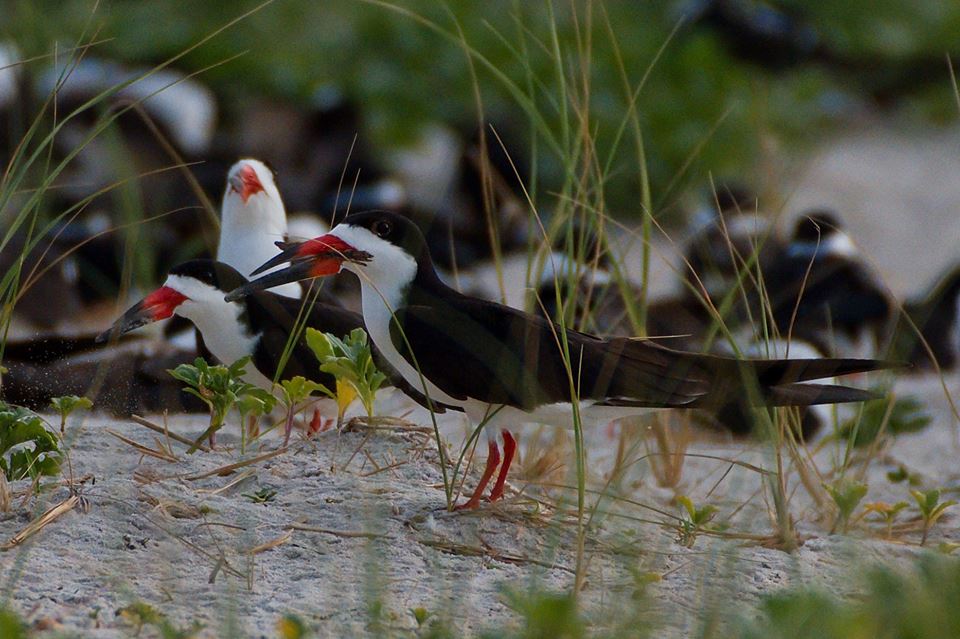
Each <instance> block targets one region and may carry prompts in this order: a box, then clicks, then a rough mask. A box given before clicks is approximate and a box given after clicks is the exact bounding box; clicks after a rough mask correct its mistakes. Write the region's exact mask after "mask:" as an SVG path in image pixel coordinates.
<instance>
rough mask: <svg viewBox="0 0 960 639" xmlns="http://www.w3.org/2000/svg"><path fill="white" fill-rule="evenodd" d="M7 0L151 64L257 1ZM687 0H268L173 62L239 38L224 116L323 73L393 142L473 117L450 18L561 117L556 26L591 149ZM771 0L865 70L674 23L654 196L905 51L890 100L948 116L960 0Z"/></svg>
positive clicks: (227, 53)
mask: <svg viewBox="0 0 960 639" xmlns="http://www.w3.org/2000/svg"><path fill="white" fill-rule="evenodd" d="M8 2H9V5H10V6H9V7H8V8H7V11H6V13H7V14H8V15H7V16H6V18H7V19H5V20H4V21H3V24H2V26H0V33H2V35H3V37H5V38H13V39H14V40H15V41H16V42H18V43H19V44H20V45H21V48H22V49H23V52H24V54H25V55H27V56H32V55H41V54H44V53H49V52H50V51H51V50H52V47H53V44H54V43H55V42H56V43H58V44H59V45H60V46H61V47H65V46H70V45H71V44H73V42H74V39H75V38H77V36H78V34H79V33H80V32H81V30H82V29H83V28H84V26H85V25H87V24H88V23H89V24H90V25H92V26H93V27H94V31H96V33H97V37H98V38H109V41H107V42H104V43H103V44H101V45H98V46H97V52H98V53H101V54H104V55H110V56H115V57H118V58H120V59H122V60H127V61H130V62H137V63H141V64H146V65H151V64H156V63H158V62H160V61H162V60H164V59H166V58H168V57H170V56H173V55H175V54H177V53H179V52H181V51H182V50H184V49H185V48H186V47H188V46H189V45H191V44H193V43H195V42H196V41H198V40H199V39H200V38H202V37H203V36H205V35H207V34H209V33H210V32H212V31H214V30H215V29H216V28H217V27H219V26H221V25H223V24H225V23H226V22H228V21H229V20H231V19H232V18H235V17H237V16H239V15H241V14H242V13H243V12H245V11H249V10H251V9H253V8H255V7H256V6H257V5H258V3H257V2H255V1H250V0H241V1H239V2H234V3H230V4H228V5H224V4H223V3H213V2H208V3H202V2H192V1H190V0H128V1H125V2H118V1H111V0H106V1H104V2H101V3H100V6H99V7H98V9H97V11H96V13H95V14H93V15H92V16H91V10H92V7H93V6H94V4H95V3H94V2H93V1H92V0H8ZM689 6H690V3H689V2H683V1H680V0H675V1H666V0H652V1H646V2H635V1H632V0H613V1H608V2H595V3H577V2H574V3H566V2H555V3H553V5H551V4H550V3H548V2H545V1H543V2H539V1H534V2H523V1H521V0H502V1H500V2H497V3H482V2H437V1H436V0H386V1H385V2H375V1H364V0H329V1H325V2H312V1H310V0H277V1H276V2H273V3H272V4H269V5H268V6H266V7H264V8H263V9H262V10H260V11H258V12H256V13H255V14H253V15H251V16H250V17H249V18H247V19H245V20H243V21H242V22H240V23H239V24H237V25H236V26H234V27H233V28H231V29H229V30H228V31H226V32H224V33H223V34H221V35H219V36H218V37H216V38H215V39H213V40H212V41H210V42H209V43H207V44H205V45H204V46H202V47H200V48H199V49H197V50H195V51H193V52H191V53H190V54H189V55H187V56H186V57H185V58H184V59H183V60H182V62H180V63H178V66H179V67H180V68H183V69H184V70H188V71H192V70H199V69H203V68H205V67H207V66H209V65H211V64H215V63H217V62H219V61H221V60H224V59H227V58H229V57H231V56H234V55H236V54H237V53H241V52H244V53H243V55H242V56H241V57H239V58H237V59H235V60H232V61H230V62H229V63H227V64H224V65H222V66H218V67H216V68H213V69H210V70H208V71H206V72H204V74H203V76H202V77H203V78H204V79H205V80H206V81H207V82H209V83H210V84H211V85H212V86H213V87H215V88H216V90H217V91H218V93H219V94H220V95H221V96H224V97H226V98H227V102H226V103H225V104H223V105H222V106H223V107H224V108H225V117H226V118H227V119H228V121H229V118H231V117H233V116H234V115H235V114H236V109H235V108H233V109H231V105H233V106H234V107H235V106H236V105H239V104H242V103H243V102H244V101H245V100H249V99H250V98H251V96H253V95H257V94H264V95H273V96H282V97H285V98H291V99H295V100H303V101H305V100H307V99H309V97H310V96H311V95H314V93H315V92H316V91H317V90H318V89H320V88H323V87H335V88H336V89H337V90H338V91H341V92H343V93H344V94H345V95H347V96H349V97H350V98H353V99H355V100H356V101H357V102H358V103H359V104H361V105H362V108H363V114H364V117H365V125H366V127H367V131H365V132H364V133H365V134H366V135H368V136H369V137H370V139H371V141H372V142H373V143H374V144H375V145H396V144H400V143H403V142H405V141H409V140H410V139H412V136H413V135H414V134H415V132H416V131H417V130H418V129H419V128H420V127H421V126H422V125H423V124H425V123H427V122H430V121H434V120H442V121H444V122H448V123H452V124H455V125H458V126H460V127H462V128H465V129H466V128H468V127H471V126H472V125H473V123H475V122H476V121H477V112H476V104H475V96H474V79H473V77H472V73H471V70H470V65H469V64H468V60H467V55H466V54H465V47H463V46H462V45H461V44H460V43H458V42H457V41H456V38H457V37H458V36H457V35H456V34H457V33H458V32H459V31H461V30H462V33H463V37H464V38H465V40H466V42H467V43H468V44H469V46H470V47H472V48H473V49H474V50H475V51H477V52H479V53H480V54H481V55H482V56H483V57H484V58H485V59H486V60H489V62H490V64H491V65H492V66H493V67H495V68H496V69H498V70H499V71H500V72H502V73H503V75H504V76H506V77H507V78H510V79H511V80H512V81H513V82H515V83H517V84H518V85H520V86H521V87H523V88H524V89H525V90H526V89H527V88H528V87H533V88H532V92H533V93H535V94H536V98H535V100H536V104H537V105H538V108H539V109H540V110H541V112H542V113H543V114H544V116H545V118H546V119H547V121H550V122H555V121H556V120H557V118H558V113H559V111H560V109H559V107H558V106H557V100H558V98H559V93H560V89H559V83H558V80H557V73H556V66H555V61H554V60H553V59H552V56H553V50H554V49H553V47H552V45H551V37H552V33H551V31H552V28H553V25H555V26H556V34H557V40H558V42H559V45H560V47H559V50H560V51H561V52H562V55H563V57H564V60H563V68H564V69H565V71H566V74H565V75H566V77H567V79H568V81H571V80H574V79H575V78H578V77H579V74H580V72H579V69H580V67H581V65H582V64H584V61H585V60H586V59H587V56H586V55H584V54H583V53H581V52H582V51H584V50H585V48H586V45H585V44H584V43H585V42H586V41H587V40H588V38H587V37H586V34H587V33H589V34H590V38H589V41H590V42H591V44H592V46H591V49H592V51H591V53H590V55H589V59H590V75H591V82H590V90H589V93H590V96H591V98H590V107H591V108H590V117H591V118H592V119H593V120H594V121H595V123H596V131H597V144H598V147H599V148H600V149H601V150H608V149H609V148H610V147H611V146H612V145H613V138H614V136H615V134H616V131H617V129H618V128H619V127H620V125H621V123H622V122H623V119H624V116H625V113H626V111H627V108H628V104H629V98H628V91H627V90H626V89H625V87H624V84H623V79H622V78H621V70H620V67H619V65H618V64H617V62H616V60H617V56H618V50H619V55H620V56H622V59H623V63H624V64H623V66H624V68H625V70H626V73H627V75H628V78H629V82H630V83H631V84H632V85H633V87H636V86H637V84H638V83H639V81H640V79H641V78H642V77H643V76H644V73H645V72H646V71H647V70H648V68H649V66H650V64H651V62H652V61H653V60H654V58H655V57H656V55H657V51H658V50H659V49H660V48H661V47H662V46H663V45H664V44H665V43H667V41H668V40H670V33H671V32H672V30H673V28H674V27H675V26H676V25H677V24H678V22H679V21H680V17H681V15H683V12H684V7H689ZM775 6H777V7H780V8H783V9H785V10H787V11H790V12H794V13H796V14H798V15H800V16H802V17H803V19H804V20H806V21H807V22H808V23H809V24H810V25H811V26H812V27H813V28H814V29H816V30H817V32H818V33H819V35H820V38H821V40H822V41H823V42H825V43H827V44H828V45H829V46H830V47H831V48H832V49H833V50H835V51H837V52H839V53H840V54H841V55H843V56H844V57H845V58H851V59H857V60H870V61H875V62H876V63H877V64H876V67H875V69H874V71H873V72H872V73H870V72H856V73H850V72H848V73H846V74H844V73H843V72H838V71H837V70H835V69H834V70H827V69H825V68H823V67H822V66H818V65H801V66H799V67H795V68H790V69H780V70H776V71H770V70H765V69H762V68H760V67H759V66H756V65H754V64H751V63H748V62H743V61H741V60H737V59H736V58H734V57H733V56H732V55H731V53H730V52H729V50H728V48H727V47H725V46H724V44H723V42H722V39H721V37H720V36H718V34H717V33H716V31H714V30H711V29H710V28H707V27H705V26H702V25H698V26H695V27H694V26H691V25H686V26H683V27H681V28H680V29H679V30H678V31H677V33H676V35H675V36H674V37H673V39H672V40H670V41H669V44H668V46H667V48H666V50H665V52H664V54H663V56H662V57H661V58H660V60H659V62H658V63H657V64H656V66H655V68H654V69H653V71H652V73H651V74H650V77H649V80H648V82H647V84H646V85H645V87H644V90H643V92H642V93H641V94H640V97H639V101H638V105H639V109H638V110H639V116H640V123H641V126H642V127H643V132H644V136H645V138H644V144H645V148H646V155H647V162H648V168H649V171H650V176H651V180H652V183H653V185H654V193H655V197H654V201H655V202H656V201H657V200H658V199H660V200H661V201H664V199H665V198H670V197H672V195H673V194H672V193H662V189H663V188H664V187H665V185H667V184H670V182H671V180H672V179H673V177H674V176H675V175H676V174H677V173H678V171H679V170H680V167H682V166H683V165H684V163H685V162H686V160H687V158H688V157H689V156H690V155H691V154H694V153H695V150H696V149H697V146H698V145H700V144H702V143H704V142H706V144H705V146H704V148H703V149H702V151H701V152H700V153H699V155H698V158H697V160H696V161H695V162H694V163H693V165H692V167H691V170H690V171H689V172H688V173H687V176H686V178H685V180H683V181H681V182H680V183H678V184H677V185H676V186H680V187H682V186H684V185H685V184H689V183H691V182H692V183H693V184H695V185H697V186H701V187H702V186H703V185H704V184H705V183H706V182H705V180H706V176H707V174H708V172H710V173H712V174H714V175H719V176H724V175H730V174H734V175H737V174H744V173H746V174H747V175H748V176H749V171H751V170H752V169H756V168H757V165H758V163H759V161H760V158H762V154H763V152H764V151H767V150H770V149H778V148H780V145H782V144H790V145H797V144H802V143H805V142H806V143H809V142H811V141H813V140H814V139H816V138H817V136H816V135H812V134H811V132H813V131H818V130H821V131H822V130H825V131H829V130H830V127H835V126H838V125H842V124H844V123H849V122H850V121H856V120H858V119H860V118H861V117H862V113H863V112H862V110H861V107H862V106H864V100H865V98H864V96H865V94H866V93H868V92H869V91H870V90H871V89H872V88H875V87H871V86H870V85H871V83H875V82H882V81H884V79H885V78H889V77H890V76H891V73H892V72H891V69H893V70H894V71H895V70H896V69H897V68H899V67H898V65H906V64H907V63H908V62H909V61H914V62H915V61H916V60H928V61H929V62H928V63H925V65H926V66H925V67H924V68H925V69H927V70H928V72H929V73H930V74H931V75H932V77H933V81H932V82H930V83H929V84H922V85H920V86H918V87H914V89H913V90H911V91H910V92H909V93H908V94H907V97H906V99H899V100H897V101H896V102H895V104H896V106H897V109H898V110H899V112H900V113H902V114H904V115H905V116H906V117H908V118H918V117H919V118H924V119H925V120H929V119H931V118H932V119H933V120H934V121H943V120H945V119H947V118H952V117H954V116H955V115H956V110H955V109H956V107H955V104H954V100H953V94H952V91H951V84H950V78H949V73H948V70H947V65H946V62H945V61H944V54H945V53H946V52H948V51H951V50H953V51H956V46H957V45H956V37H955V34H956V33H958V32H960V3H958V2H956V1H955V0H925V2H922V3H914V2H910V1H909V0H845V1H843V2H836V1H835V2H821V3H812V2H807V1H805V0H779V1H778V2H777V3H775ZM588 7H591V8H592V9H590V10H588ZM412 16H422V18H423V19H422V20H420V19H418V18H414V17H412ZM607 18H609V20H608V19H607ZM608 24H609V25H611V26H610V28H609V29H608ZM428 25H432V26H428ZM438 31H444V32H447V33H448V34H452V38H451V37H447V36H444V35H441V34H440V33H438ZM614 42H615V46H614V44H613V43H614ZM474 66H475V69H476V72H477V75H478V83H479V86H480V88H481V94H482V96H483V101H484V109H485V113H486V115H487V117H488V119H490V120H492V121H493V122H499V123H501V126H504V125H503V124H502V123H504V122H505V123H506V125H505V129H506V130H505V133H506V134H507V135H509V136H511V138H513V139H514V141H515V146H518V147H519V148H520V149H528V148H530V144H531V139H530V137H529V133H528V132H529V129H530V127H529V126H528V122H527V120H526V116H525V115H524V114H523V113H522V111H521V110H520V109H519V108H518V107H517V105H516V102H515V100H514V99H513V98H512V97H511V96H510V93H509V91H508V90H507V89H506V87H505V86H504V84H503V83H502V82H501V81H500V80H498V79H497V78H496V77H495V74H494V73H492V72H490V71H489V70H488V69H486V68H484V66H483V65H482V64H480V63H477V62H476V60H475V65H474ZM901 70H902V69H901ZM908 75H916V74H915V73H910V74H908ZM538 83H542V84H539V86H538ZM901 97H902V96H901ZM718 123H719V126H718ZM714 129H716V131H715V133H713V134H711V131H713V130H714ZM517 138H519V140H518V139H517ZM632 147H633V144H632V143H631V144H626V143H624V144H621V145H620V146H619V148H618V149H617V156H616V161H615V162H614V163H613V164H612V173H613V174H614V175H615V176H620V177H621V178H622V179H619V180H615V181H613V183H612V184H611V185H610V189H611V193H610V194H611V195H612V196H613V202H614V203H615V204H616V205H617V208H618V210H619V212H620V213H621V214H627V215H636V214H637V213H638V211H637V208H638V207H637V205H636V202H637V201H638V200H637V195H638V193H639V184H637V178H636V173H637V172H636V169H635V168H634V167H635V166H636V155H635V152H634V149H633V148H632ZM548 155H549V154H544V153H542V152H541V154H540V155H539V157H538V162H537V164H538V170H539V171H540V172H541V173H542V174H543V177H544V178H546V180H547V181H546V183H547V184H550V183H551V178H557V173H558V172H559V168H558V167H557V164H558V162H559V161H558V159H557V158H550V157H545V156H548Z"/></svg>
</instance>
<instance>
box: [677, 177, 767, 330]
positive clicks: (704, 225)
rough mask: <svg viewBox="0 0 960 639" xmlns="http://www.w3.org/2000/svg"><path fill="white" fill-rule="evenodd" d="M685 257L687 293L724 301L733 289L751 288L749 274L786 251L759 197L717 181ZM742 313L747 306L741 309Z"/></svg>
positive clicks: (765, 267)
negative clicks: (761, 212) (717, 183)
mask: <svg viewBox="0 0 960 639" xmlns="http://www.w3.org/2000/svg"><path fill="white" fill-rule="evenodd" d="M691 226H692V232H691V237H690V239H689V240H688V242H687V246H686V249H685V255H684V261H685V264H686V269H685V271H684V273H685V275H684V277H685V282H681V283H682V284H684V293H685V294H686V295H688V296H690V297H691V298H696V295H695V293H694V291H697V292H699V291H701V290H705V291H706V293H707V294H708V295H709V296H710V297H711V298H712V299H713V300H715V301H716V302H717V303H719V302H720V301H721V300H722V299H723V298H724V297H725V296H726V295H727V294H728V293H729V292H730V290H731V289H732V288H734V287H737V286H738V285H743V286H744V287H745V288H746V289H747V290H749V289H750V288H752V286H750V285H751V283H752V282H753V278H752V277H751V276H750V275H748V273H750V274H752V273H756V272H757V270H758V266H759V269H760V270H766V269H767V268H768V266H769V264H770V263H771V262H772V260H773V259H774V258H775V256H777V255H778V254H779V253H780V252H781V251H782V249H783V244H782V242H781V240H780V238H779V237H778V236H777V234H776V233H775V232H774V228H773V225H772V224H771V223H770V221H769V220H768V219H767V218H765V217H763V216H761V215H760V213H759V211H758V198H757V195H756V194H755V193H754V192H753V191H752V190H750V189H749V188H747V187H745V186H742V185H740V184H736V183H733V182H730V183H725V184H721V185H718V186H717V188H716V191H715V193H714V192H711V194H710V204H709V205H708V206H707V207H705V208H703V209H702V210H701V211H700V212H698V213H697V215H696V216H695V218H694V220H693V222H692V224H691ZM736 310H737V312H738V313H742V312H743V309H736Z"/></svg>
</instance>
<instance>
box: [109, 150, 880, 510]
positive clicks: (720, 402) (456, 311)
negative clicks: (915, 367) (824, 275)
mask: <svg viewBox="0 0 960 639" xmlns="http://www.w3.org/2000/svg"><path fill="white" fill-rule="evenodd" d="M222 215H223V220H222V223H221V235H220V241H219V247H218V252H217V256H216V258H217V259H216V260H213V259H195V260H190V261H188V262H185V263H182V264H180V265H178V266H176V267H174V268H173V269H171V271H170V273H169V274H168V275H167V277H166V279H165V281H164V283H163V285H162V286H161V287H159V288H158V289H157V290H155V291H153V292H152V293H150V294H149V295H147V296H146V297H145V298H144V299H143V300H142V301H140V302H138V303H137V304H135V305H133V306H132V307H131V308H130V309H129V310H128V311H127V312H126V313H124V314H123V315H122V316H121V317H120V318H119V319H118V320H117V321H116V322H115V323H114V325H113V326H112V327H111V328H110V329H109V330H108V331H106V332H104V333H103V334H102V335H101V336H100V338H99V340H100V341H109V340H112V339H117V338H119V337H120V336H121V335H123V334H124V333H126V332H128V331H131V330H133V329H136V328H139V327H141V326H143V325H144V324H147V323H152V322H156V321H159V320H164V319H168V318H170V317H172V316H174V315H178V316H181V317H183V318H186V319H187V320H189V321H190V322H192V323H193V325H194V326H195V327H196V328H197V329H198V331H199V333H200V336H201V338H202V343H203V345H204V347H205V348H207V349H209V351H210V353H211V354H212V355H213V356H214V357H215V358H216V359H218V360H220V361H222V362H232V361H235V360H236V359H238V358H240V357H244V356H250V357H251V358H252V369H251V370H250V372H249V373H248V381H249V382H251V383H254V384H257V385H260V386H262V387H264V388H271V387H272V386H273V384H274V382H275V380H277V379H286V378H288V377H292V376H294V375H303V376H305V377H308V378H317V377H318V375H319V374H318V372H317V363H316V361H315V359H314V358H313V355H312V354H311V353H310V351H309V349H308V348H307V347H306V344H305V343H304V337H303V335H302V333H299V334H298V333H296V332H295V330H294V326H295V324H296V320H297V318H298V316H301V305H302V304H305V305H306V308H305V312H303V314H302V316H303V317H304V318H305V324H306V326H310V327H313V328H316V329H318V330H321V331H326V332H333V333H338V334H344V333H346V332H348V331H349V330H351V329H353V328H356V327H363V328H364V329H365V330H366V331H367V332H368V334H369V336H370V340H371V343H372V345H373V349H374V354H375V360H376V362H377V363H378V365H379V366H380V367H381V368H382V370H383V371H384V372H385V374H386V375H387V378H388V381H389V383H390V384H392V385H394V386H396V387H397V388H398V389H400V390H401V391H403V392H404V393H406V394H407V395H409V396H410V397H411V398H412V399H413V400H414V401H416V402H418V403H420V404H421V405H423V406H425V407H427V408H429V409H431V410H434V411H436V412H447V411H457V412H462V413H464V414H465V415H466V416H467V418H468V419H469V421H470V422H471V423H472V424H474V425H479V424H483V425H484V427H485V428H484V432H485V433H486V434H487V444H488V455H487V462H486V468H485V470H484V473H483V476H482V478H481V481H480V482H479V483H478V485H477V487H476V489H475V490H474V492H473V494H472V495H471V496H470V498H469V499H468V500H467V501H466V503H465V504H463V506H464V507H468V508H473V507H476V506H478V505H479V503H480V501H481V499H482V497H483V494H484V492H485V490H486V487H487V485H488V484H489V482H490V481H493V482H494V483H493V487H492V489H491V490H490V493H489V495H488V499H490V500H496V499H498V498H500V497H501V496H502V495H503V491H504V486H505V481H506V478H507V474H508V471H509V468H510V464H511V461H512V460H513V458H514V455H515V450H516V440H515V438H514V436H513V435H512V434H511V433H510V428H512V427H516V426H518V425H520V424H522V423H528V422H537V423H547V424H555V425H559V426H570V425H571V424H572V423H573V420H575V419H576V420H581V421H582V423H583V424H585V425H590V424H598V423H606V422H609V421H611V420H614V419H618V418H622V417H626V416H629V415H634V414H637V413H642V412H646V411H648V410H649V409H652V408H688V409H689V408H695V409H700V410H703V411H707V412H710V413H713V414H717V415H726V416H728V419H729V416H730V415H739V416H741V417H742V418H743V419H749V417H748V415H749V412H750V411H751V410H752V409H753V408H756V407H764V406H767V407H769V406H800V407H806V406H812V405H820V404H832V403H842V402H858V401H864V400H867V399H870V398H872V397H874V395H873V394H872V393H870V392H868V391H864V390H860V389H856V388H849V387H845V386H839V385H834V384H830V383H816V382H817V380H824V379H827V378H832V377H835V376H840V375H847V374H852V373H863V372H867V371H873V370H879V369H883V368H890V367H892V366H894V365H893V364H891V363H889V362H885V361H882V360H877V359H857V358H825V357H815V358H797V359H752V360H751V359H737V358H732V357H725V356H722V355H716V354H704V353H697V352H691V351H682V350H676V349H673V348H669V347H667V346H664V345H662V344H660V343H659V342H658V341H657V340H650V339H638V338H631V337H607V338H601V337H596V336H594V335H591V334H587V333H583V332H579V331H575V330H573V329H570V328H565V327H563V326H562V325H561V324H558V323H555V322H553V321H551V320H550V319H548V318H546V317H543V316H542V315H540V314H535V313H527V312H524V311H522V310H518V309H515V308H511V307H508V306H505V305H503V304H499V303H497V302H493V301H490V300H486V299H482V298H479V297H475V296H470V295H466V294H463V293H460V292H459V291H457V290H456V289H455V288H453V287H451V286H450V285H448V284H447V283H445V282H444V278H443V277H442V276H441V275H440V274H439V273H438V270H437V268H436V266H435V265H434V262H433V259H432V256H431V252H432V251H431V246H430V244H429V242H428V240H427V238H426V237H425V235H424V234H423V232H422V231H421V230H420V228H419V227H418V226H417V225H416V224H415V223H414V222H413V221H412V220H410V219H409V218H408V217H406V216H403V215H401V214H399V213H396V212H390V211H368V212H360V213H352V214H349V215H347V216H346V217H344V218H343V220H342V221H341V222H339V223H338V224H336V225H335V226H334V227H333V228H332V229H331V230H329V231H325V232H322V233H317V235H316V236H315V237H313V238H310V239H305V240H303V241H295V242H293V241H288V240H286V239H285V238H286V229H285V228H284V227H285V226H286V216H285V211H284V207H283V203H282V199H281V197H280V195H279V191H278V189H277V187H276V182H275V179H274V175H273V173H272V171H271V170H270V169H269V168H268V167H267V166H266V165H265V164H263V163H262V162H259V161H257V160H252V159H247V160H242V161H240V162H238V163H237V164H236V165H235V166H234V167H232V168H231V170H230V172H229V175H228V178H227V188H226V193H225V195H224V200H223V207H222ZM278 238H283V239H278ZM788 253H789V251H788ZM341 269H344V270H347V271H350V272H352V273H354V274H355V275H356V276H357V277H358V279H359V282H360V297H361V313H359V314H357V313H354V312H352V311H349V310H347V309H344V308H343V307H342V306H341V305H340V304H339V302H338V299H337V296H336V295H330V294H329V293H327V292H326V291H327V290H328V289H327V288H326V287H321V288H320V289H319V293H318V294H317V295H309V294H305V292H307V291H314V290H315V283H314V284H313V285H312V286H310V287H308V288H306V289H304V288H303V287H301V286H299V285H297V284H296V282H299V281H307V282H312V281H313V280H314V279H315V278H322V277H327V276H332V275H335V274H336V273H339V272H340V270H341ZM249 276H259V277H257V279H253V280H248V279H247V278H248V277H249ZM554 282H555V284H556V283H559V278H557V277H555V279H554ZM290 341H292V342H293V349H292V355H291V356H290V357H289V359H287V360H286V361H285V362H284V360H283V358H282V354H283V352H284V350H285V349H286V348H287V344H288V342H290ZM282 362H283V363H282ZM318 381H322V382H324V383H327V384H329V383H330V381H331V380H327V379H318ZM498 433H499V434H501V435H502V438H503V452H502V454H501V451H500V446H499V441H498ZM288 435H289V433H288ZM498 469H499V471H498ZM494 473H496V474H497V477H496V479H495V480H494V479H493V475H494Z"/></svg>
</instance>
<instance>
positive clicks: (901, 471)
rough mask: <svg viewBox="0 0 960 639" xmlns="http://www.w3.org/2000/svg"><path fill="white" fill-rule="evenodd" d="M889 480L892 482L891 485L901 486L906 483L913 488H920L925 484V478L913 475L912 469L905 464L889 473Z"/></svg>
mask: <svg viewBox="0 0 960 639" xmlns="http://www.w3.org/2000/svg"><path fill="white" fill-rule="evenodd" d="M887 479H888V480H890V483H891V484H899V483H900V482H904V481H905V482H907V483H908V484H910V485H911V486H919V485H920V484H922V483H923V478H922V477H921V476H920V475H918V474H916V473H911V472H910V469H909V468H907V467H906V466H904V465H903V464H900V465H899V466H897V468H896V470H891V471H889V472H888V473H887Z"/></svg>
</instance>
